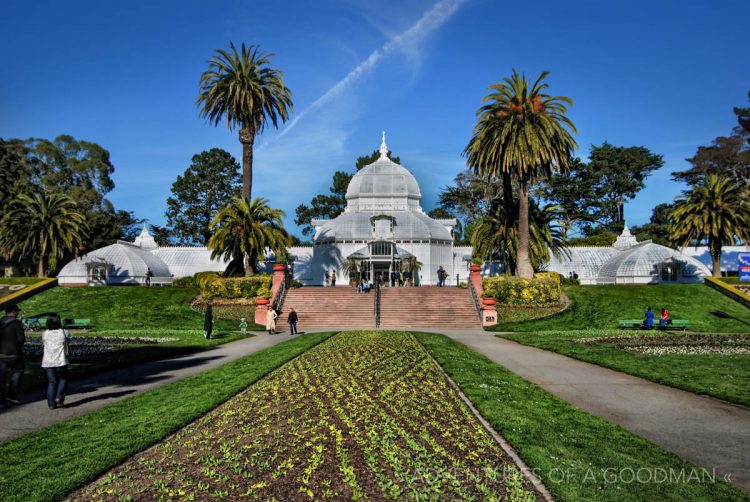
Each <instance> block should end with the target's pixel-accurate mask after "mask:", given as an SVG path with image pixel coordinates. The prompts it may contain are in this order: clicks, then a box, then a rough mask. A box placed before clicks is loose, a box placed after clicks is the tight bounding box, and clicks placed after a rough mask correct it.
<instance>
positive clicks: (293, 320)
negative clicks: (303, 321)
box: [287, 309, 299, 335]
mask: <svg viewBox="0 0 750 502" xmlns="http://www.w3.org/2000/svg"><path fill="white" fill-rule="evenodd" d="M298 319H299V317H298V316H297V312H295V310H294V309H292V310H291V311H290V312H289V316H288V317H287V322H288V323H289V330H290V333H289V334H290V335H296V334H297V320H298Z"/></svg>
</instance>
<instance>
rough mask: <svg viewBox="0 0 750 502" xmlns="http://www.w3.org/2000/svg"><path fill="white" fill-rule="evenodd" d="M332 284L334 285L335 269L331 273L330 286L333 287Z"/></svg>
mask: <svg viewBox="0 0 750 502" xmlns="http://www.w3.org/2000/svg"><path fill="white" fill-rule="evenodd" d="M334 286H336V271H335V270H334V271H333V272H332V273H331V287H334Z"/></svg>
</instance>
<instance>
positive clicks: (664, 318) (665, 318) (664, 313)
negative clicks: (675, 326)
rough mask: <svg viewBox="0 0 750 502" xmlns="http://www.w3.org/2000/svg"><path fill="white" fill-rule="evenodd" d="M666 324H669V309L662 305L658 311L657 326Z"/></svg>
mask: <svg viewBox="0 0 750 502" xmlns="http://www.w3.org/2000/svg"><path fill="white" fill-rule="evenodd" d="M667 324H669V310H667V307H664V308H663V309H661V312H660V316H659V326H666V325H667Z"/></svg>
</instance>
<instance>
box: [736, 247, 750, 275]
mask: <svg viewBox="0 0 750 502" xmlns="http://www.w3.org/2000/svg"><path fill="white" fill-rule="evenodd" d="M737 261H739V263H738V264H737V265H739V266H738V267H737V270H739V275H740V280H741V281H748V282H750V253H740V254H738V255H737Z"/></svg>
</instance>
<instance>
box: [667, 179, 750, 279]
mask: <svg viewBox="0 0 750 502" xmlns="http://www.w3.org/2000/svg"><path fill="white" fill-rule="evenodd" d="M669 217H670V224H669V234H670V237H671V239H672V240H673V241H674V242H675V243H676V244H677V245H680V246H689V245H690V244H692V243H694V242H695V243H697V242H699V241H707V244H708V250H709V252H710V253H711V262H712V265H711V266H712V270H711V272H712V274H713V276H714V277H720V276H721V247H722V245H724V244H732V243H734V241H735V238H736V237H738V238H739V239H740V240H742V242H743V243H744V244H745V245H748V241H749V240H750V190H748V189H747V188H743V187H740V186H738V185H736V184H734V183H732V182H731V181H730V180H728V179H727V178H723V177H720V176H718V175H716V174H708V175H706V177H705V178H704V180H703V182H702V183H700V184H698V185H696V186H694V187H693V188H692V189H691V190H690V191H689V192H687V193H685V194H684V195H682V196H680V197H678V198H677V199H676V201H675V205H674V208H673V209H672V212H671V213H670V215H669Z"/></svg>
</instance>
